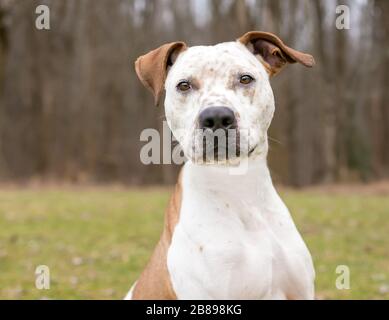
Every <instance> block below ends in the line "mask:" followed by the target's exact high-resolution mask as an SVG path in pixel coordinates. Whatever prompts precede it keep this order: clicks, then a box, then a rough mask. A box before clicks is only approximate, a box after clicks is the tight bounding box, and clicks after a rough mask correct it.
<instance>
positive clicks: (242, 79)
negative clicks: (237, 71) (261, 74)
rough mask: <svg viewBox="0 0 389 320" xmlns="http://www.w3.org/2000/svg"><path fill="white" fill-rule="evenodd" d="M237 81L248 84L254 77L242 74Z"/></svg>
mask: <svg viewBox="0 0 389 320" xmlns="http://www.w3.org/2000/svg"><path fill="white" fill-rule="evenodd" d="M239 81H240V83H241V84H249V83H251V82H253V81H254V78H253V77H252V76H250V75H248V74H244V75H243V76H241V77H240V80H239Z"/></svg>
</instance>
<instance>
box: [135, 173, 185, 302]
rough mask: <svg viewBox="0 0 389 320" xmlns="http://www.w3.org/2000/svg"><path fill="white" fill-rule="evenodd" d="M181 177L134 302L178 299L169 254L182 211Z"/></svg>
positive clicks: (138, 285) (136, 286)
mask: <svg viewBox="0 0 389 320" xmlns="http://www.w3.org/2000/svg"><path fill="white" fill-rule="evenodd" d="M181 176H182V170H181V173H180V175H179V178H178V182H177V184H176V187H175V190H174V193H173V195H172V197H171V198H170V202H169V206H168V208H167V210H166V213H165V226H164V230H163V232H162V235H161V238H160V240H159V242H158V244H157V246H156V248H155V250H154V253H153V255H152V256H151V258H150V260H149V263H148V264H147V266H146V268H145V269H144V271H143V272H142V274H141V275H140V277H139V279H138V281H137V283H136V285H135V288H134V291H133V295H132V299H133V300H173V299H177V296H176V293H175V292H174V289H173V286H172V283H171V280H170V275H169V271H168V268H167V252H168V249H169V247H170V244H171V240H172V236H173V232H174V228H175V226H176V225H177V223H178V219H179V214H180V209H181V197H182V188H181Z"/></svg>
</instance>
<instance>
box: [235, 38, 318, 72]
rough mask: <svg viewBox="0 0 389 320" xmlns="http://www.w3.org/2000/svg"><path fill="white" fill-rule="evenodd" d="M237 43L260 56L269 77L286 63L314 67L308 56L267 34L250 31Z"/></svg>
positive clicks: (313, 62) (312, 59) (310, 57)
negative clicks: (297, 63)
mask: <svg viewBox="0 0 389 320" xmlns="http://www.w3.org/2000/svg"><path fill="white" fill-rule="evenodd" d="M238 41H239V42H241V43H243V44H244V45H245V46H247V48H248V49H249V50H250V51H251V52H252V53H253V54H255V55H260V56H261V58H262V59H261V62H262V63H263V65H264V66H265V68H266V70H267V72H268V73H269V75H270V76H272V75H275V74H277V73H278V72H280V71H281V69H282V68H283V67H284V66H285V65H286V64H287V63H295V62H299V63H301V64H302V65H304V66H306V67H313V66H314V65H315V60H314V58H313V57H312V56H311V55H310V54H306V53H302V52H300V51H297V50H294V49H292V48H289V47H288V46H286V45H285V44H284V43H283V42H282V41H281V39H280V38H278V37H277V36H276V35H274V34H272V33H269V32H261V31H250V32H247V33H246V34H244V35H243V36H242V37H240V38H239V39H238Z"/></svg>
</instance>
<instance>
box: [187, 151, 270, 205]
mask: <svg viewBox="0 0 389 320" xmlns="http://www.w3.org/2000/svg"><path fill="white" fill-rule="evenodd" d="M185 171H186V173H187V177H188V180H187V181H188V182H190V188H191V189H192V190H191V191H192V192H196V191H198V192H201V193H204V192H212V193H216V194H217V193H222V194H223V196H224V197H225V196H226V195H227V196H228V195H231V196H236V194H239V195H241V197H242V198H246V197H250V196H251V197H252V196H253V195H254V196H255V195H256V194H257V195H258V194H262V193H263V192H265V191H266V190H268V191H272V190H273V184H272V180H271V177H270V172H269V169H268V167H267V161H266V157H262V156H259V155H255V156H253V157H250V158H248V159H245V160H244V161H242V162H241V164H240V165H239V166H235V167H232V166H223V165H199V164H194V163H192V162H188V163H186V165H185Z"/></svg>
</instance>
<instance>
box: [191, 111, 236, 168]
mask: <svg viewBox="0 0 389 320" xmlns="http://www.w3.org/2000/svg"><path fill="white" fill-rule="evenodd" d="M198 134H199V135H200V136H199V137H196V138H197V139H198V140H197V141H199V142H200V143H199V145H200V146H201V147H202V152H201V154H202V160H203V161H204V162H211V161H222V160H228V159H230V158H233V157H238V156H239V155H240V149H239V130H238V122H237V119H236V116H235V113H234V111H233V110H231V109H230V108H228V107H208V108H206V109H204V110H203V111H202V112H201V113H200V114H199V116H198Z"/></svg>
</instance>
